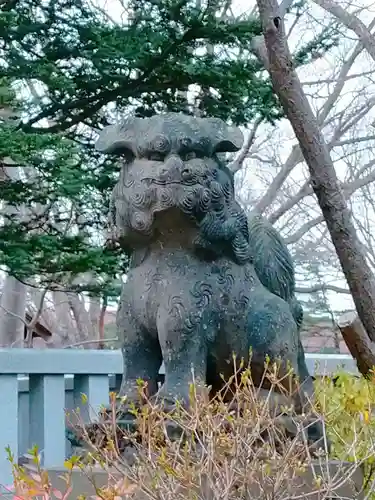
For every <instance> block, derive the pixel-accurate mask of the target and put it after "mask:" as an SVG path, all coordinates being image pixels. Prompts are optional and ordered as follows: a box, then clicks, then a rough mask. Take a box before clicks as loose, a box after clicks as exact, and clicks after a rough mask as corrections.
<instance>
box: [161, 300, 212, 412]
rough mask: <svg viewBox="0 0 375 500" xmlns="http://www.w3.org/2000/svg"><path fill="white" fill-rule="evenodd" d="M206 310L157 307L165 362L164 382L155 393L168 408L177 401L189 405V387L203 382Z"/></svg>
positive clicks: (208, 327)
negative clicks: (189, 310)
mask: <svg viewBox="0 0 375 500" xmlns="http://www.w3.org/2000/svg"><path fill="white" fill-rule="evenodd" d="M208 316H209V313H207V311H195V310H193V311H191V312H188V311H187V310H186V309H185V308H183V307H181V308H176V310H172V311H170V310H168V309H167V308H162V307H161V308H160V309H159V312H158V318H157V326H158V334H159V342H160V347H161V350H162V354H163V360H164V365H165V382H164V384H163V386H162V388H161V389H160V390H159V392H158V393H157V399H158V400H163V401H164V404H166V407H167V408H170V407H173V406H174V403H175V401H176V400H179V401H180V402H182V403H183V404H184V405H186V406H188V404H189V398H190V387H191V384H192V383H194V385H195V387H196V389H198V390H199V388H203V387H204V385H205V383H206V369H207V342H208V336H209V334H210V333H209V332H210V330H211V329H210V326H209V321H208V320H207V319H208Z"/></svg>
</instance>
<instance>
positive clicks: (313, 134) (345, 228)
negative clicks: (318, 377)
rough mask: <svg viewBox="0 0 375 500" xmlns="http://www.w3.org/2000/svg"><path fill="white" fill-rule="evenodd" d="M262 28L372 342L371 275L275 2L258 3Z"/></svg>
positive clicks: (277, 86) (374, 299) (275, 80)
mask: <svg viewBox="0 0 375 500" xmlns="http://www.w3.org/2000/svg"><path fill="white" fill-rule="evenodd" d="M257 3H258V7H259V13H260V17H261V21H262V26H263V33H264V37H265V42H266V47H267V52H268V58H269V72H270V75H271V80H272V84H273V87H274V91H275V93H276V94H277V95H278V97H279V99H280V102H281V104H282V106H283V109H284V112H285V114H286V116H287V117H288V119H289V121H290V123H291V125H292V127H293V130H294V133H295V135H296V137H297V139H298V142H299V145H300V148H301V151H302V153H303V156H304V158H305V161H306V163H307V165H308V167H309V171H310V177H311V185H312V188H313V190H314V193H315V195H316V197H317V199H318V202H319V205H320V208H321V210H322V213H323V216H324V219H325V222H326V224H327V228H328V230H329V233H330V235H331V238H332V242H333V244H334V246H335V249H336V252H337V255H338V258H339V261H340V264H341V267H342V270H343V273H344V275H345V277H346V280H347V282H348V286H349V289H350V292H351V294H352V296H353V300H354V303H355V306H356V309H357V312H358V316H359V317H360V319H361V321H362V323H363V325H364V327H365V329H366V332H367V334H368V335H369V337H370V339H371V340H372V341H375V293H374V283H373V275H372V273H371V270H370V267H369V265H368V263H367V261H366V258H365V255H364V254H363V252H362V249H361V246H360V241H359V239H358V237H357V233H356V230H355V227H354V224H353V221H352V218H351V215H350V212H349V210H348V207H347V205H346V201H345V198H344V195H343V192H342V190H341V188H340V184H339V181H338V179H337V176H336V172H335V168H334V165H333V162H332V160H331V157H330V155H329V152H328V148H327V145H326V143H325V141H324V138H323V135H322V133H321V131H320V129H319V126H318V123H317V120H316V117H315V116H314V114H313V112H312V110H311V107H310V105H309V102H308V100H307V98H306V95H305V94H304V92H303V90H302V86H301V83H300V81H299V78H298V76H297V73H296V72H295V70H294V69H293V65H292V62H291V56H290V52H289V49H288V46H287V43H286V40H285V34H284V23H283V21H282V19H281V16H280V13H279V9H278V5H277V0H257Z"/></svg>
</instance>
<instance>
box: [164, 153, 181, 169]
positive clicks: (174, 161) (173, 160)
mask: <svg viewBox="0 0 375 500" xmlns="http://www.w3.org/2000/svg"><path fill="white" fill-rule="evenodd" d="M164 165H165V167H166V168H167V169H168V170H169V169H173V170H175V169H176V170H182V169H183V168H184V162H183V161H182V160H181V158H180V157H179V156H178V155H170V156H169V157H168V158H167V160H166V161H165V164H164Z"/></svg>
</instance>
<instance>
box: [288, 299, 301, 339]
mask: <svg viewBox="0 0 375 500" xmlns="http://www.w3.org/2000/svg"><path fill="white" fill-rule="evenodd" d="M288 302H289V305H290V309H291V311H292V314H293V318H294V321H295V322H296V323H297V327H298V331H299V330H300V329H301V327H302V323H303V309H302V305H301V303H300V302H299V301H298V300H297V298H296V297H295V296H294V295H293V297H292V298H291V299H290V300H289V301H288Z"/></svg>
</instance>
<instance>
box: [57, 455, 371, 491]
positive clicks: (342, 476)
mask: <svg viewBox="0 0 375 500" xmlns="http://www.w3.org/2000/svg"><path fill="white" fill-rule="evenodd" d="M352 467H353V464H350V463H344V464H342V463H341V464H340V463H339V462H335V461H330V462H329V474H330V477H334V476H336V475H337V479H336V483H338V482H340V483H341V482H342V485H341V486H340V487H339V488H337V489H336V490H335V491H334V492H332V494H331V495H327V496H324V494H323V492H320V493H319V492H318V491H317V487H316V485H315V480H314V474H313V472H312V471H311V470H310V471H308V472H306V473H305V474H303V475H301V477H300V480H299V481H298V484H297V481H296V488H295V489H294V491H293V492H290V493H291V494H292V495H293V496H294V495H295V496H300V495H306V494H307V495H308V498H309V500H321V498H323V497H324V498H326V499H330V498H332V499H333V498H334V499H339V498H342V499H344V498H345V500H348V499H353V500H360V499H362V498H364V494H362V493H361V488H362V484H363V474H362V471H361V469H359V468H358V469H357V470H356V471H355V473H354V474H352V475H351V477H350V479H348V475H349V471H350V470H352ZM314 471H315V474H316V475H317V476H322V477H327V467H326V465H322V466H321V465H319V463H318V462H314ZM64 473H66V470H63V469H51V470H49V477H50V480H51V482H52V484H53V486H54V487H55V488H58V489H60V490H62V491H64V490H65V488H66V484H65V482H64V481H63V479H61V477H60V476H61V475H62V474H64ZM112 474H113V479H112V482H113V481H115V480H116V479H117V480H118V479H120V477H121V476H120V475H119V473H118V472H115V471H114V472H113V473H112ZM108 477H109V476H108V472H104V471H103V470H99V469H98V470H95V471H91V472H90V473H89V477H88V476H87V475H86V474H85V473H83V472H81V471H79V470H77V471H74V472H73V485H72V486H73V491H72V493H71V495H70V496H69V498H72V499H73V498H77V497H78V496H79V495H85V496H86V497H88V496H89V495H94V494H95V491H94V487H93V482H94V483H95V484H96V486H97V487H99V488H100V487H104V486H107V485H108ZM270 488H271V489H272V488H273V485H270ZM266 489H267V488H266ZM314 491H316V493H314V494H312V492H314ZM265 493H266V492H265V491H263V492H262V493H261V492H260V491H257V486H256V484H254V489H252V495H251V498H252V499H257V498H259V499H260V498H264V495H265ZM270 493H271V491H270ZM285 495H286V492H284V493H283V497H284V498H287V497H286V496H285ZM143 499H146V495H145V496H143V495H142V494H139V495H137V500H143Z"/></svg>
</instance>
